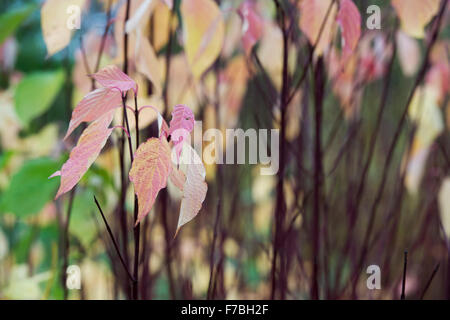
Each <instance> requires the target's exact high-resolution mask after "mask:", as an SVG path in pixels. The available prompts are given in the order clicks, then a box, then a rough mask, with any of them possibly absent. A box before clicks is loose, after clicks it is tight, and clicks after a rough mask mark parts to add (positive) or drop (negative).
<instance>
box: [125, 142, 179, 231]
mask: <svg viewBox="0 0 450 320" xmlns="http://www.w3.org/2000/svg"><path fill="white" fill-rule="evenodd" d="M171 164H172V162H171V159H170V147H169V144H168V142H167V140H166V139H165V138H161V139H158V138H150V139H148V140H147V141H146V142H144V143H143V144H141V145H140V146H139V148H138V149H137V150H136V153H135V155H134V161H133V164H132V166H131V170H130V174H129V176H130V181H131V182H132V183H133V185H134V192H135V193H136V195H137V197H138V200H139V211H138V218H137V221H136V224H138V223H139V222H140V221H141V220H142V219H143V218H144V217H145V216H146V215H147V214H148V213H149V212H150V210H151V209H152V207H153V204H154V203H155V199H156V196H157V195H158V192H159V190H161V189H163V188H165V187H166V185H167V178H168V177H169V174H170V169H171V168H172V166H171Z"/></svg>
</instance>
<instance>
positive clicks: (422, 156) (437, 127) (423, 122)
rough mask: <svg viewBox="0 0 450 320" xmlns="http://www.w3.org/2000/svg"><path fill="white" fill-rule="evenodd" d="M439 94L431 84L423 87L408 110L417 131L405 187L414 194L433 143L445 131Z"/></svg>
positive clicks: (410, 155) (408, 164)
mask: <svg viewBox="0 0 450 320" xmlns="http://www.w3.org/2000/svg"><path fill="white" fill-rule="evenodd" d="M438 94H439V93H438V89H437V88H435V87H433V86H432V85H430V84H427V85H424V86H421V87H419V88H418V89H417V90H416V92H415V94H414V97H413V99H412V101H411V104H410V106H409V109H408V115H409V117H410V118H411V120H412V121H413V122H414V123H415V125H416V131H415V134H414V138H413V141H412V146H411V151H410V152H409V154H408V158H407V164H406V165H407V167H406V177H405V185H406V188H407V189H408V191H409V192H410V193H413V194H415V193H417V191H418V190H419V186H420V182H421V180H422V176H423V173H424V170H425V165H426V160H427V158H428V154H429V153H430V148H431V146H432V143H433V141H434V140H435V139H436V138H437V137H438V136H439V135H440V134H441V132H442V131H443V130H444V120H443V119H442V114H441V110H440V108H439V104H438V102H437V101H438Z"/></svg>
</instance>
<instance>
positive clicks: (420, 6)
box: [391, 0, 441, 38]
mask: <svg viewBox="0 0 450 320" xmlns="http://www.w3.org/2000/svg"><path fill="white" fill-rule="evenodd" d="M440 2H441V1H440V0H392V2H391V3H392V6H393V7H394V9H395V11H397V14H398V16H399V18H400V22H401V28H402V30H403V31H404V32H405V33H406V34H408V35H410V36H412V37H415V38H423V37H424V35H425V31H424V28H425V26H426V25H427V24H428V22H430V20H431V18H433V16H434V15H435V14H436V13H437V12H438V10H439V3H440Z"/></svg>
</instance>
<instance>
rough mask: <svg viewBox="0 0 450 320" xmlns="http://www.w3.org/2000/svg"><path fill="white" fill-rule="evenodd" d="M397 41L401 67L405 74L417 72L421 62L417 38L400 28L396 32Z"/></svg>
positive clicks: (410, 74) (409, 74)
mask: <svg viewBox="0 0 450 320" xmlns="http://www.w3.org/2000/svg"><path fill="white" fill-rule="evenodd" d="M395 38H396V43H397V50H398V57H399V59H398V60H399V62H400V67H401V68H402V71H403V74H404V75H405V76H412V75H413V74H414V73H416V71H417V68H418V67H419V63H420V47H419V44H418V42H417V40H416V39H414V38H412V37H410V36H408V35H407V34H406V33H404V32H403V31H401V30H399V31H397V34H396V37H395Z"/></svg>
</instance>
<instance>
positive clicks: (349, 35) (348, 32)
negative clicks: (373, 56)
mask: <svg viewBox="0 0 450 320" xmlns="http://www.w3.org/2000/svg"><path fill="white" fill-rule="evenodd" d="M337 22H338V23H339V26H340V27H341V30H342V44H343V45H342V50H343V55H344V59H347V58H348V57H349V56H350V55H351V54H352V53H353V51H354V50H355V49H356V46H357V45H358V40H359V38H360V37H361V15H360V14H359V11H358V8H357V7H356V6H355V4H354V3H353V1H352V0H341V2H340V6H339V12H338V15H337Z"/></svg>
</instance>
